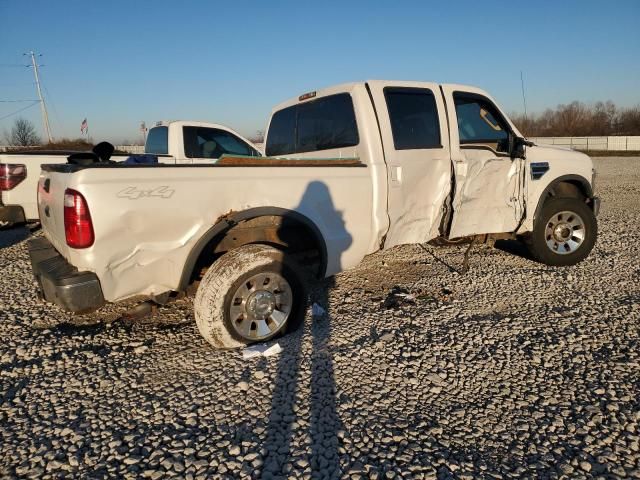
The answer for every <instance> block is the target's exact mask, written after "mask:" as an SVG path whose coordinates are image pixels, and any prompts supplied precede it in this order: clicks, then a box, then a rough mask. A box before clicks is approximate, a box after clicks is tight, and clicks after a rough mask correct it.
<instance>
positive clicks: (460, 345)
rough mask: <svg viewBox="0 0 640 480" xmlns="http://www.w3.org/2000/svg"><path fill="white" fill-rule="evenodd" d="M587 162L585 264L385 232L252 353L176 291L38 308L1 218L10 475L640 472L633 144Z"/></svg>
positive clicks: (0, 401)
mask: <svg viewBox="0 0 640 480" xmlns="http://www.w3.org/2000/svg"><path fill="white" fill-rule="evenodd" d="M597 166H598V168H599V172H600V175H599V177H598V193H599V194H600V195H601V197H602V198H603V207H602V212H601V215H600V218H599V222H600V229H601V234H600V238H599V241H598V244H597V245H596V248H595V250H594V252H593V253H592V254H591V256H590V257H589V258H588V259H587V260H586V261H585V262H583V263H581V264H579V265H578V266H576V267H572V268H568V269H553V268H548V267H545V266H542V265H539V264H536V263H534V262H532V261H530V260H528V259H526V258H523V257H522V256H521V255H518V253H519V254H522V251H521V250H520V249H518V248H517V245H514V244H513V243H502V244H500V245H498V247H499V248H493V249H492V248H489V247H486V246H482V247H480V246H478V247H474V250H473V253H472V255H471V258H470V266H471V270H470V271H469V272H468V273H467V274H464V275H461V274H458V273H456V272H455V271H454V270H453V269H452V268H449V266H451V267H454V268H458V267H459V266H460V265H461V264H462V255H463V251H464V247H453V248H439V249H436V248H433V247H428V248H427V249H426V250H424V249H421V248H419V247H418V246H406V247H401V248H396V249H394V250H392V251H389V252H385V253H382V254H376V255H373V256H371V257H369V258H367V259H366V260H365V262H363V264H362V265H361V266H360V267H358V268H357V269H355V270H352V271H349V272H346V273H344V274H341V275H339V276H337V277H336V278H335V279H334V280H333V281H327V282H326V283H325V285H324V288H319V289H317V290H316V291H315V292H314V294H313V296H314V300H315V301H317V302H318V303H320V304H321V305H323V306H324V307H325V309H326V310H327V313H326V315H323V316H321V317H313V318H312V317H311V313H309V315H308V318H307V321H306V323H305V327H304V329H303V330H301V331H300V332H299V333H298V334H294V335H290V336H288V337H285V338H283V339H282V340H281V341H280V343H281V345H282V347H283V348H284V351H283V352H282V353H281V354H280V355H278V356H275V357H269V358H258V359H251V360H246V361H245V360H242V355H241V353H240V352H237V351H232V352H219V351H213V350H212V349H211V348H209V347H208V345H207V344H205V342H204V341H203V340H202V339H201V338H200V336H199V335H198V333H197V331H196V328H195V325H194V322H193V319H192V317H191V315H192V314H191V310H190V306H189V303H188V301H183V302H179V303H177V304H175V305H172V306H170V307H166V308H162V309H160V310H159V311H158V312H156V314H155V316H153V317H151V318H148V319H145V320H142V321H137V322H135V321H130V320H116V319H118V317H119V316H120V315H121V313H122V307H121V306H114V307H112V308H110V309H109V310H107V311H105V312H103V313H101V316H91V317H87V318H81V319H74V318H70V317H69V316H68V315H67V314H65V313H63V312H61V311H59V310H57V309H55V308H53V307H50V306H45V305H43V304H42V303H40V302H39V301H38V300H37V298H36V292H35V286H34V284H33V282H32V280H31V273H30V268H29V264H28V256H27V252H26V247H25V243H24V240H25V238H26V237H27V236H28V235H29V234H30V233H29V231H27V230H26V229H17V230H10V231H2V232H0V247H2V248H0V268H1V270H0V271H1V272H2V275H0V307H1V310H0V335H1V338H2V344H1V345H0V477H26V478H36V477H37V478H54V477H55V478H61V477H82V478H105V477H110V478H113V477H123V478H140V477H143V478H152V479H157V478H163V477H167V476H173V477H182V478H221V477H236V478H237V477H240V478H265V479H268V478H287V477H288V478H335V477H350V478H400V477H402V478H463V479H464V478H469V479H470V478H478V477H484V478H527V477H528V478H559V477H565V478H592V477H597V478H624V477H627V478H629V477H635V478H640V426H639V424H640V344H639V336H640V307H639V303H640V286H639V282H640V260H639V257H638V248H639V247H638V246H639V245H640V233H639V231H638V229H639V227H640V159H638V158H606V159H598V160H597ZM504 250H507V251H510V252H515V254H514V253H507V252H505V251H504ZM448 265H449V266H448ZM393 292H396V294H394V293H393ZM402 292H406V293H408V294H409V296H406V295H405V296H403V295H398V293H400V294H401V293H402ZM99 320H101V321H99Z"/></svg>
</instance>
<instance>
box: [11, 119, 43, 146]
mask: <svg viewBox="0 0 640 480" xmlns="http://www.w3.org/2000/svg"><path fill="white" fill-rule="evenodd" d="M6 137H7V142H8V143H9V145H16V146H20V147H29V146H31V145H38V144H39V143H40V137H38V134H37V133H36V128H35V127H34V126H33V123H31V122H30V121H29V120H27V119H26V118H17V119H16V121H15V122H14V123H13V127H12V128H11V133H10V134H9V135H6Z"/></svg>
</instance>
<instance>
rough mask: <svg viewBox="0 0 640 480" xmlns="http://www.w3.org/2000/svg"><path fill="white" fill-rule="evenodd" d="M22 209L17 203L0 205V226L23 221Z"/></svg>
mask: <svg viewBox="0 0 640 480" xmlns="http://www.w3.org/2000/svg"><path fill="white" fill-rule="evenodd" d="M25 221H26V219H25V217H24V210H23V209H22V207H20V206H18V205H0V226H2V225H6V224H9V225H13V224H15V223H24V222H25Z"/></svg>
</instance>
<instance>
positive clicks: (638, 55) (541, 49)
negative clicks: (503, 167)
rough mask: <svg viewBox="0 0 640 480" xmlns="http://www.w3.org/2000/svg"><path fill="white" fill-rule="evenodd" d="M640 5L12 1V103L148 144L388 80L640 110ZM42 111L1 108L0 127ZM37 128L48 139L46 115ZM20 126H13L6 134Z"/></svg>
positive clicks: (57, 126)
mask: <svg viewBox="0 0 640 480" xmlns="http://www.w3.org/2000/svg"><path fill="white" fill-rule="evenodd" d="M639 25H640V1H639V0H628V1H625V0H618V1H612V2H607V3H605V2H602V1H588V0H582V1H578V0H567V1H562V2H558V1H540V0H539V1H536V2H517V1H507V0H504V1H490V0H485V1H477V0H475V1H460V0H455V1H438V2H428V1H424V0H423V1H401V0H398V1H395V2H390V1H385V2H376V1H373V0H370V1H366V2H359V1H358V2H355V1H354V2H349V1H346V0H343V1H340V2H333V1H328V0H327V1H323V2H313V3H311V2H308V3H305V2H301V1H295V2H294V1H288V2H284V1H283V2H279V1H276V0H272V1H269V2H259V1H255V2H250V1H242V0H236V1H234V2H221V1H219V2H218V1H195V0H194V1H189V0H185V1H181V2H176V1H160V0H158V1H148V2H144V1H131V0H128V1H120V0H113V1H104V2H91V1H87V0H84V1H75V0H68V1H33V0H29V1H27V0H17V1H15V0H0V100H15V99H31V98H35V88H34V83H33V72H32V71H31V69H28V68H24V67H17V66H12V65H18V64H22V63H26V62H25V60H26V57H23V56H22V53H23V52H26V51H29V50H32V49H33V50H35V51H38V52H40V53H42V54H43V57H41V58H40V61H41V63H43V64H44V65H45V66H44V67H43V68H42V70H41V74H42V81H43V84H44V85H45V87H46V89H45V92H44V93H45V97H46V100H47V102H48V105H49V110H50V119H51V125H52V130H53V134H54V136H56V137H61V136H66V137H69V136H73V137H75V136H78V134H79V129H80V123H81V121H82V119H83V118H85V117H87V118H88V122H89V128H90V133H91V135H92V137H93V138H94V139H96V140H102V139H107V140H111V141H116V142H120V141H122V140H123V139H129V140H134V139H136V138H137V137H138V135H139V132H138V127H139V124H140V121H141V120H145V121H146V122H147V124H151V123H152V122H154V121H156V120H160V119H191V120H205V121H214V122H218V123H224V124H227V125H230V126H232V127H233V128H236V129H237V130H239V131H240V132H242V133H244V134H247V135H251V134H253V133H254V132H255V131H256V130H259V129H260V130H261V129H264V126H265V124H266V121H267V119H268V115H269V113H270V110H271V107H272V106H273V105H274V104H276V103H279V102H281V101H283V100H285V99H287V98H290V97H293V96H297V95H299V94H300V93H303V92H305V91H308V90H314V89H317V88H320V87H323V86H328V85H332V84H336V83H342V82H348V81H354V80H365V79H371V78H377V79H403V80H433V81H438V82H455V83H468V84H473V85H477V86H480V87H482V88H484V89H486V90H488V91H489V92H491V94H492V95H493V96H494V97H495V98H496V99H497V100H498V102H499V103H500V104H501V105H502V106H503V107H504V108H505V109H506V110H507V111H509V112H516V111H522V95H521V90H520V70H522V71H523V72H524V78H525V88H526V94H527V107H528V110H529V111H530V112H531V111H534V112H536V111H538V112H539V111H542V110H544V109H545V108H547V107H554V106H556V105H557V104H559V103H568V102H570V101H572V100H580V101H584V102H588V103H589V102H595V101H598V100H609V99H610V100H613V101H614V102H616V103H617V104H618V105H621V106H631V105H636V104H639V103H640V28H639ZM26 105H28V104H26V103H25V104H19V103H2V102H0V117H3V116H5V115H8V114H10V113H12V112H13V111H15V110H17V109H18V108H20V107H21V106H26ZM22 115H24V116H25V117H26V118H29V119H30V120H32V121H34V123H35V124H36V126H37V128H38V129H41V121H40V112H39V109H38V107H37V106H34V107H32V108H30V109H27V110H26V111H25V112H24V113H23V114H22ZM14 119H15V116H14V117H9V118H6V119H4V120H0V132H2V131H3V130H8V129H9V128H10V127H11V125H12V123H13V120H14Z"/></svg>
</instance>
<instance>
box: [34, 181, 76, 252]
mask: <svg viewBox="0 0 640 480" xmlns="http://www.w3.org/2000/svg"><path fill="white" fill-rule="evenodd" d="M71 175H72V173H63V172H51V171H45V170H43V171H41V172H40V178H39V180H38V214H39V215H40V223H41V224H42V230H43V232H44V234H45V236H46V237H47V238H48V239H49V241H50V242H51V243H52V245H53V246H54V247H55V249H56V250H57V251H58V252H59V253H60V254H61V255H62V256H63V257H65V258H68V253H69V247H68V246H67V242H66V238H65V233H64V191H65V190H66V189H67V184H68V182H69V180H70V178H71Z"/></svg>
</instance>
